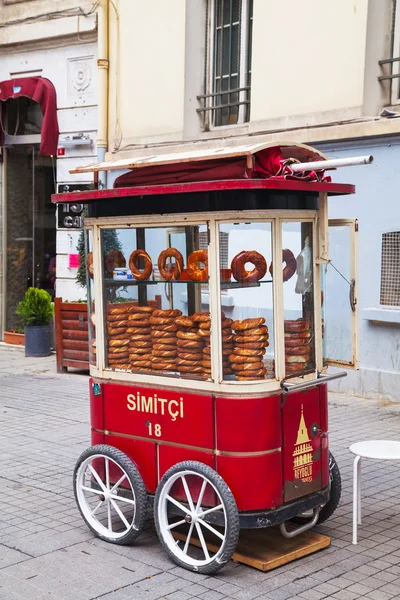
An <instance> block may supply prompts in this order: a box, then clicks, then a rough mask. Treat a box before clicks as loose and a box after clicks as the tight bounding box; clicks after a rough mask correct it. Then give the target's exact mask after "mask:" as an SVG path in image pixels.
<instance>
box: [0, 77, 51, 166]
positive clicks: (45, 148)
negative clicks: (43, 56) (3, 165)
mask: <svg viewBox="0 0 400 600" xmlns="http://www.w3.org/2000/svg"><path fill="white" fill-rule="evenodd" d="M20 96H25V97H27V98H31V99H32V100H33V101H34V102H38V103H39V104H40V108H41V109H42V113H43V124H42V129H41V132H40V134H41V138H42V139H41V144H40V154H47V155H53V156H55V155H57V145H58V134H59V130H58V121H57V94H56V90H55V87H54V85H53V84H52V83H51V81H49V80H48V79H46V78H44V77H21V78H19V79H8V80H6V81H1V82H0V101H1V102H6V101H7V100H9V99H10V98H19V97H20ZM2 115H3V117H4V115H5V105H4V104H3V105H2ZM3 122H4V118H3ZM3 143H4V142H3V131H2V128H1V129H0V145H1V146H2V145H3Z"/></svg>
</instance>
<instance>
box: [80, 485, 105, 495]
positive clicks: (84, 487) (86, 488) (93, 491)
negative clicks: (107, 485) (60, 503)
mask: <svg viewBox="0 0 400 600" xmlns="http://www.w3.org/2000/svg"><path fill="white" fill-rule="evenodd" d="M81 489H82V490H83V491H84V492H90V493H91V494H103V493H104V492H103V490H95V489H93V488H90V487H86V485H82V486H81Z"/></svg>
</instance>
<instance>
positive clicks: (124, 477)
mask: <svg viewBox="0 0 400 600" xmlns="http://www.w3.org/2000/svg"><path fill="white" fill-rule="evenodd" d="M124 479H126V473H124V474H123V475H122V477H121V478H120V479H118V481H117V483H115V484H114V485H113V486H112V488H111V490H110V492H111V494H112V493H113V492H115V490H116V489H117V487H118V486H119V485H121V483H122V482H123V481H124Z"/></svg>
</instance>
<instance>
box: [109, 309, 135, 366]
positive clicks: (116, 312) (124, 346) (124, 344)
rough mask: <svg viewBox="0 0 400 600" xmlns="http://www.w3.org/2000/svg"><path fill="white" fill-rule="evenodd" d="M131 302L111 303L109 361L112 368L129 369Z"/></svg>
mask: <svg viewBox="0 0 400 600" xmlns="http://www.w3.org/2000/svg"><path fill="white" fill-rule="evenodd" d="M131 308H132V303H131V302H121V303H115V304H110V305H109V306H108V315H107V333H108V342H107V363H108V366H109V367H111V368H112V369H129V368H130V365H129V334H128V333H127V329H128V326H129V321H128V316H129V311H130V309H131Z"/></svg>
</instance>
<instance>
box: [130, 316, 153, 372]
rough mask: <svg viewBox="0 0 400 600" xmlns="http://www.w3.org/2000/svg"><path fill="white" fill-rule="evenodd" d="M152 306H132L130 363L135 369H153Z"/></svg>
mask: <svg viewBox="0 0 400 600" xmlns="http://www.w3.org/2000/svg"><path fill="white" fill-rule="evenodd" d="M153 310H154V309H153V308H152V307H151V306H136V305H135V306H132V308H131V309H130V312H129V315H128V323H129V326H128V329H127V334H128V336H129V363H130V368H131V369H132V370H133V371H143V370H150V369H151V361H152V358H153V355H152V353H151V349H152V344H151V328H150V317H151V315H152V312H153Z"/></svg>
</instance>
